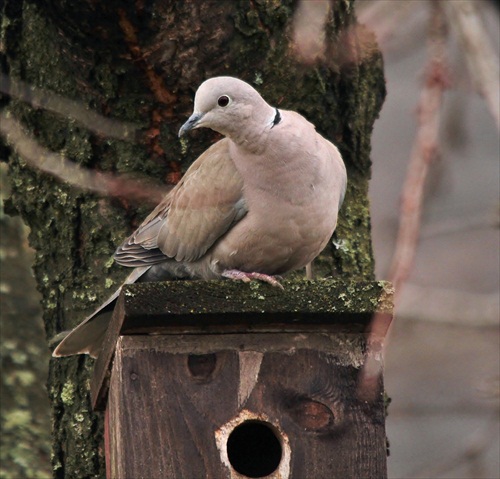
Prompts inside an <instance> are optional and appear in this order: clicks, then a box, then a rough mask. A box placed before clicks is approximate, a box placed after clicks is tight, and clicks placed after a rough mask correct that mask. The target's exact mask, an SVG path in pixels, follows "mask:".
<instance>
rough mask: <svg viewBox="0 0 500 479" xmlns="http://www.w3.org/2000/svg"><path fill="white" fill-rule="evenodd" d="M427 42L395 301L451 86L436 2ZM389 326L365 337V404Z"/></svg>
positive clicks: (394, 268) (387, 321)
mask: <svg viewBox="0 0 500 479" xmlns="http://www.w3.org/2000/svg"><path fill="white" fill-rule="evenodd" d="M432 6H433V9H434V12H433V14H432V15H431V20H430V21H431V25H430V31H429V37H428V51H429V60H428V65H427V67H426V71H425V77H424V84H423V88H422V92H421V95H420V100H419V103H418V130H417V135H416V138H415V143H414V146H413V150H412V153H411V155H410V163H409V166H408V173H407V176H406V180H405V183H404V185H403V190H402V199H401V215H400V224H399V231H398V236H397V240H396V249H395V252H394V256H393V260H392V265H391V269H390V273H389V280H390V281H392V283H393V285H394V288H395V292H396V294H395V299H397V298H398V296H399V295H400V294H401V288H402V285H403V283H404V281H405V280H406V279H407V278H408V276H409V274H410V271H411V268H412V266H413V261H414V258H415V253H416V248H417V243H418V239H419V235H420V223H421V216H422V204H423V196H424V185H425V180H426V178H427V173H428V169H429V164H430V163H431V161H432V160H433V159H434V158H435V157H436V154H437V151H438V146H439V144H438V135H439V123H440V119H441V107H442V101H443V92H444V90H445V89H446V88H448V86H449V83H450V82H449V75H448V69H447V66H446V64H445V60H444V57H445V39H446V29H445V25H444V16H443V13H442V10H441V6H440V3H439V2H434V3H433V4H432ZM390 325H391V318H390V317H389V316H388V315H387V314H382V313H376V314H375V315H374V317H373V319H372V323H371V330H370V334H369V337H368V344H367V347H368V348H367V357H366V361H365V365H364V366H363V370H362V371H361V374H360V377H359V382H358V394H359V396H360V397H361V398H363V399H364V400H373V399H375V395H376V394H377V391H378V388H377V384H378V378H379V376H380V374H381V372H382V369H383V357H384V348H385V339H386V335H387V333H388V331H389V328H390Z"/></svg>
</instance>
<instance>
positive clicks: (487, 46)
mask: <svg viewBox="0 0 500 479" xmlns="http://www.w3.org/2000/svg"><path fill="white" fill-rule="evenodd" d="M443 4H444V5H445V13H446V14H447V16H448V17H449V20H448V23H449V24H450V25H453V26H454V27H456V28H455V29H456V32H457V35H458V38H459V40H460V43H461V44H462V47H463V51H464V55H465V60H466V62H467V67H468V70H469V75H470V76H471V78H472V81H473V82H474V83H475V86H476V88H477V90H478V91H479V93H480V94H481V95H482V96H483V97H484V99H485V100H486V103H487V105H488V109H489V110H490V113H491V115H492V116H493V118H494V120H495V123H496V125H497V128H498V130H500V85H499V75H500V73H499V72H500V67H499V61H498V56H497V55H496V54H495V51H494V50H493V47H492V45H491V41H490V39H489V38H488V35H487V33H486V28H485V25H484V22H483V21H482V19H481V16H480V15H479V12H478V7H477V5H476V4H475V2H472V1H470V0H462V1H460V2H443Z"/></svg>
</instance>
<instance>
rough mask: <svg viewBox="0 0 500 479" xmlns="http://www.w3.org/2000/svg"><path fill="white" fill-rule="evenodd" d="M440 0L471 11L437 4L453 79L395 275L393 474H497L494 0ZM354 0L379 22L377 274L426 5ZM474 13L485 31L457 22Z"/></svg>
mask: <svg viewBox="0 0 500 479" xmlns="http://www.w3.org/2000/svg"><path fill="white" fill-rule="evenodd" d="M443 3H445V4H455V5H457V4H462V5H461V6H462V7H465V12H463V15H465V16H466V17H467V18H466V20H468V21H469V23H468V24H467V23H466V24H465V27H464V26H463V23H460V22H459V21H457V18H456V16H455V15H456V14H455V12H450V11H449V10H446V9H445V10H444V15H445V21H446V22H447V25H446V27H445V36H446V37H445V41H446V44H445V48H444V52H443V58H441V60H442V62H443V63H445V64H447V67H448V69H449V81H450V84H451V85H450V88H449V89H446V90H445V91H444V92H443V97H442V101H443V103H442V108H441V114H440V119H439V125H438V126H439V131H438V134H439V136H438V148H439V154H438V155H436V157H435V158H434V160H433V162H432V163H431V164H430V165H429V169H428V172H427V175H428V176H427V180H426V182H425V185H424V189H423V192H422V196H423V198H422V217H421V220H422V221H421V224H420V228H419V230H420V231H419V241H418V246H417V249H416V254H415V258H414V262H413V263H412V267H411V270H410V274H409V276H408V278H407V279H406V280H405V281H403V282H401V283H400V285H399V293H398V297H397V308H396V314H397V316H396V320H395V322H394V325H393V330H392V331H391V333H390V336H389V342H388V347H387V353H386V367H385V382H386V388H387V392H388V394H389V395H390V396H391V398H392V403H391V406H390V408H389V417H388V419H387V435H388V438H389V441H390V452H391V455H390V457H389V461H388V465H389V477H392V478H470V479H475V478H498V477H500V462H499V456H500V442H499V431H500V427H499V378H500V343H499V296H500V295H499V279H500V266H499V265H500V257H499V244H500V243H499V207H500V203H499V198H500V196H499V193H500V192H499V183H500V172H499V165H500V161H499V160H500V140H499V130H498V123H497V121H498V116H499V110H500V105H499V103H498V91H499V84H498V58H499V45H500V43H499V42H500V38H499V32H500V24H499V10H498V7H497V5H496V4H495V3H494V2H482V1H474V2H471V3H469V5H467V2H459V1H458V2H457V1H449V2H443ZM459 6H460V5H459ZM357 7H358V10H357V11H358V20H359V22H360V23H365V24H368V26H369V27H370V28H371V29H373V30H374V31H375V32H376V33H377V36H378V40H379V42H380V46H381V48H382V51H383V52H384V60H385V75H386V81H387V98H386V101H385V104H384V106H383V108H382V113H381V116H380V119H379V120H378V121H377V122H375V130H374V135H373V152H372V160H373V179H372V181H371V185H370V200H371V206H372V209H371V211H372V227H373V243H374V248H375V259H376V272H377V277H378V278H384V279H386V278H390V277H391V264H393V256H394V252H395V248H396V242H397V238H398V229H399V220H400V214H401V211H400V207H401V201H400V199H401V196H402V191H403V188H408V187H409V186H411V182H409V183H408V182H407V181H406V178H407V177H408V176H407V175H408V167H409V163H410V158H411V157H412V151H415V145H416V142H418V141H419V140H418V128H419V122H418V120H419V115H418V112H419V111H420V110H419V109H421V108H422V105H421V104H420V103H419V102H421V99H422V89H423V86H424V83H425V70H426V68H427V65H428V63H429V45H428V42H429V41H430V39H429V35H430V33H429V28H430V25H431V24H432V21H433V15H435V14H436V12H435V10H433V6H432V5H431V2H426V1H409V2H406V1H398V2H394V1H384V0H376V1H374V2H373V1H366V2H358V4H357ZM445 7H446V5H445ZM460 13H461V14H462V12H460ZM476 25H477V26H479V27H480V28H481V31H477V30H472V31H468V30H467V28H471V29H474V27H475V26H476ZM464 28H465V29H466V31H465V32H464V31H463V29H464ZM463 35H469V36H472V39H471V40H469V41H470V42H472V43H474V42H475V43H474V44H476V43H477V42H478V40H477V39H476V37H477V36H479V37H480V40H481V41H483V42H486V44H487V45H488V46H489V47H490V48H491V51H486V52H483V51H482V50H478V51H471V52H469V53H466V52H465V51H464V39H463V38H462V36H463ZM465 41H467V39H466V40H465ZM479 44H480V45H482V43H479ZM431 48H432V47H431ZM469 48H470V44H469ZM489 54H491V57H490V56H488V55H489ZM468 55H475V56H481V58H480V59H476V61H479V60H484V61H487V62H488V68H490V69H491V73H490V74H491V76H492V78H493V80H494V84H493V88H494V89H496V92H497V93H496V94H497V97H496V100H494V102H493V104H492V105H490V106H489V105H488V101H487V100H486V99H485V98H484V96H483V95H481V94H479V87H478V83H477V80H476V79H475V78H473V77H472V76H471V74H470V68H475V70H476V72H477V71H478V70H479V68H480V67H478V66H477V65H476V64H474V63H473V65H474V66H472V67H471V66H470V63H471V60H472V59H470V58H468ZM472 62H473V60H472ZM492 109H493V110H495V109H496V118H497V120H495V116H494V115H495V111H493V112H492Z"/></svg>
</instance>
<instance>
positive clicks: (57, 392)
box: [1, 0, 385, 479]
mask: <svg viewBox="0 0 500 479" xmlns="http://www.w3.org/2000/svg"><path fill="white" fill-rule="evenodd" d="M353 3H354V2H353V1H352V0H338V1H335V2H333V1H332V2H331V7H330V10H329V13H328V15H327V17H326V27H325V32H326V47H325V51H324V54H323V55H322V57H321V58H319V59H318V60H316V61H315V62H314V63H313V64H310V65H305V64H304V63H301V62H300V61H299V60H298V57H297V56H296V55H295V54H294V49H293V48H292V33H293V30H292V29H293V22H292V18H293V13H294V11H295V10H296V8H297V5H296V4H297V2H296V1H291V0H288V1H287V0H285V1H282V2H276V1H274V0H239V1H234V0H206V1H199V0H186V1H184V2H176V1H171V0H139V1H136V2H130V1H128V2H118V1H109V2H95V1H92V0H81V1H73V0H45V1H43V2H40V1H37V2H34V1H29V0H5V1H4V4H3V7H2V8H3V12H2V13H3V15H4V18H5V20H4V21H3V22H2V31H1V35H2V42H3V44H4V45H5V52H6V54H5V56H4V57H3V59H2V72H3V73H4V74H6V75H8V76H9V77H10V78H11V80H21V81H24V82H26V83H28V84H30V85H33V86H34V87H38V88H40V89H43V91H44V92H45V93H44V95H45V97H46V98H53V95H54V94H56V95H59V97H65V98H66V99H71V100H74V101H76V102H77V104H78V108H79V109H84V110H85V109H90V110H93V111H95V112H98V113H99V114H101V115H104V116H105V117H107V118H112V119H115V120H117V121H118V122H128V123H133V124H135V125H138V128H139V129H138V131H139V133H138V134H136V135H135V136H134V137H133V138H131V139H123V138H121V139H120V138H115V137H106V135H103V134H102V132H101V133H99V132H98V133H96V131H92V129H91V128H88V126H89V125H87V126H85V125H83V124H82V123H81V122H79V121H78V120H75V119H74V118H75V117H77V116H78V115H76V114H75V111H74V110H73V109H72V108H67V109H66V114H63V115H61V114H58V113H54V112H52V111H50V110H49V109H44V108H37V107H35V106H33V105H32V104H30V102H29V101H28V102H22V101H21V100H19V99H16V98H15V97H14V96H12V97H10V99H9V98H8V99H7V100H4V101H3V106H4V107H5V108H6V110H7V111H8V112H9V114H10V115H11V116H12V117H14V118H16V119H17V120H19V121H21V122H22V124H23V125H24V127H25V128H26V131H27V132H29V133H30V134H31V135H32V136H33V137H34V138H35V139H36V141H37V143H38V144H39V145H42V146H43V147H45V148H47V149H49V150H50V151H53V152H59V153H62V154H63V155H64V156H65V157H66V158H68V159H69V160H71V161H72V162H75V163H77V164H79V165H81V166H84V167H85V168H92V169H95V170H98V171H109V172H119V173H130V174H132V173H136V174H140V175H144V176H148V177H152V178H155V179H156V180H157V181H159V182H163V183H168V182H170V183H175V182H176V181H177V180H178V178H179V177H180V175H181V173H182V171H183V170H185V168H186V167H187V166H188V165H189V163H190V162H191V161H193V160H194V159H195V158H196V157H197V156H198V155H199V154H200V153H201V152H202V151H203V150H204V149H206V148H207V145H208V144H209V143H210V142H211V141H214V138H215V136H214V134H213V133H211V132H208V131H203V132H202V131H200V132H196V133H195V134H194V135H193V136H191V138H190V139H189V140H187V142H186V143H184V144H182V143H181V142H179V140H178V139H177V131H178V129H179V126H180V125H181V124H182V123H183V121H184V120H185V119H186V118H187V117H188V115H189V114H190V112H191V110H192V99H193V92H194V91H195V89H196V88H197V86H198V85H199V84H200V83H201V82H202V81H203V80H205V79H206V78H209V77H212V76H217V75H231V76H235V77H239V78H241V79H243V80H245V81H247V82H249V83H250V84H253V85H255V87H256V88H257V89H258V90H259V91H260V92H261V93H262V95H263V97H264V98H265V99H266V100H267V101H268V102H269V103H270V104H271V105H277V106H278V105H279V106H280V107H282V108H284V109H290V110H296V111H298V112H300V113H301V114H303V115H304V116H305V117H306V118H308V119H309V120H310V121H311V122H313V123H314V124H315V125H316V127H317V129H318V131H319V132H320V133H321V134H323V135H324V136H326V137H327V138H329V139H331V140H332V141H333V142H334V143H335V144H336V145H337V146H338V147H339V149H340V151H341V153H342V155H343V157H344V160H345V162H346V165H347V168H348V175H349V184H348V192H347V196H346V201H345V203H344V207H343V208H342V211H341V215H340V223H339V226H338V228H337V231H336V233H335V237H334V239H333V240H334V241H333V243H332V245H331V246H330V247H329V248H327V249H326V250H325V252H324V253H323V254H322V255H321V257H320V259H319V261H317V265H316V269H317V271H316V272H317V274H319V275H322V276H327V275H333V276H337V277H339V276H340V277H345V278H349V279H355V280H356V279H358V280H371V279H373V274H374V273H373V257H372V250H371V242H370V217H369V210H368V198H367V191H368V179H369V176H370V171H369V168H370V159H369V154H370V134H371V130H372V126H373V122H374V120H375V118H376V117H377V115H378V112H379V110H380V107H381V103H382V101H383V97H384V94H385V90H384V80H383V73H382V61H381V57H380V54H379V52H378V50H377V49H376V47H374V46H373V39H371V37H370V35H369V34H367V33H366V32H363V31H362V30H361V29H360V27H359V26H358V25H356V19H355V15H354V5H353ZM59 97H54V98H56V99H55V101H57V98H59ZM60 103H61V104H62V105H63V107H64V105H66V103H64V102H60ZM90 126H92V125H90ZM131 140H133V141H131ZM3 151H7V153H6V156H8V161H9V175H10V178H11V182H12V195H11V198H10V200H9V201H8V203H7V205H6V209H7V210H8V211H9V212H10V213H11V214H13V213H18V214H20V215H21V216H22V218H23V220H24V221H25V222H26V223H27V224H28V225H29V227H30V228H31V233H30V237H29V239H30V243H31V245H32V246H33V248H34V249H35V250H36V259H35V265H34V269H35V276H36V279H37V282H38V288H39V290H40V291H41V293H42V296H43V299H42V303H43V308H44V321H45V327H46V333H47V337H48V338H49V340H50V339H51V338H53V337H54V336H55V335H56V334H57V333H59V332H60V331H62V330H65V329H69V328H71V327H73V326H75V325H76V324H77V323H78V322H79V321H80V320H81V319H82V318H83V317H84V316H85V315H86V314H87V313H89V312H90V311H91V310H92V309H93V308H94V307H95V306H96V304H98V302H99V301H100V300H101V299H104V298H105V297H106V296H108V295H109V294H110V292H111V291H112V290H113V288H115V287H116V285H117V284H118V282H119V281H120V280H121V279H123V277H124V276H125V275H126V274H127V273H128V271H124V268H121V267H119V266H117V265H114V264H113V262H112V261H111V255H112V253H113V251H114V249H115V247H116V246H117V244H119V243H120V241H121V240H122V239H123V238H124V237H126V236H127V235H128V234H129V233H130V231H131V230H132V229H133V228H134V227H135V226H137V225H138V223H139V222H140V221H141V220H142V219H143V218H144V217H145V215H146V214H147V212H148V211H149V210H150V209H151V204H141V205H139V204H137V203H133V202H131V201H130V199H129V198H127V197H120V196H119V195H118V197H117V198H115V199H110V198H108V197H101V196H97V195H95V194H89V193H85V192H83V191H81V190H78V189H77V188H75V187H71V186H68V185H67V184H65V183H61V182H59V181H58V180H56V179H54V178H53V177H51V176H49V175H47V174H44V173H40V172H39V171H37V170H36V169H33V168H31V167H29V166H27V164H26V162H25V161H24V160H23V158H21V157H20V155H18V154H17V153H15V151H14V150H13V149H9V150H5V149H4V150H3ZM333 244H336V245H337V246H338V247H334V246H333ZM92 367H93V361H92V360H91V359H89V358H87V357H83V356H80V357H72V358H65V359H56V360H52V362H51V366H50V373H49V380H48V389H49V395H50V399H51V401H52V407H53V419H54V445H53V467H54V477H60V478H63V477H66V478H69V477H78V478H82V479H83V478H87V477H88V478H90V477H103V476H104V457H103V450H102V418H101V416H100V415H98V414H95V413H93V412H92V410H91V407H90V402H89V388H88V380H89V373H90V371H91V370H92Z"/></svg>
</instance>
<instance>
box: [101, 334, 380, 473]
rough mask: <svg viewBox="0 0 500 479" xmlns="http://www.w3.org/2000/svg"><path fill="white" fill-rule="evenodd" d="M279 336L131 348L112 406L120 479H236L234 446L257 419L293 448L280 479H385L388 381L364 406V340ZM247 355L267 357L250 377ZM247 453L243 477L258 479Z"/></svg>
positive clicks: (123, 350)
mask: <svg viewBox="0 0 500 479" xmlns="http://www.w3.org/2000/svg"><path fill="white" fill-rule="evenodd" d="M269 336H270V335H268V334H254V335H245V334H234V335H228V336H227V337H226V336H225V335H222V336H221V337H215V336H210V337H208V338H207V337H206V336H198V335H194V336H192V335H189V336H186V337H183V338H181V339H182V340H181V341H180V342H179V343H177V344H176V338H175V337H174V336H172V337H166V338H165V337H162V338H159V337H152V336H129V337H121V338H120V339H119V340H118V343H117V349H116V356H115V361H114V364H113V373H112V380H111V388H110V395H109V402H108V408H109V417H110V424H111V425H112V426H110V427H111V430H110V447H111V450H112V454H111V456H112V459H111V463H112V464H111V477H113V478H116V479H123V478H137V479H139V478H151V479H154V478H162V479H168V478H178V477H214V478H221V479H223V478H230V477H237V475H235V474H234V470H233V469H232V467H228V466H229V465H230V464H232V462H231V458H229V459H228V450H227V444H226V442H227V439H228V437H234V436H232V433H233V430H234V429H235V427H236V426H238V424H244V426H245V427H246V426H248V425H249V424H250V425H251V424H255V421H256V420H257V419H258V420H259V421H260V422H263V423H264V424H267V425H269V426H270V428H271V429H272V431H273V434H275V435H276V436H277V437H278V439H279V442H280V443H281V447H283V448H285V447H286V448H288V449H287V450H288V455H286V454H283V457H282V458H281V461H285V462H286V461H288V462H287V464H284V466H286V467H284V468H283V469H282V474H281V476H280V477H282V478H285V477H289V478H297V479H302V478H306V477H311V478H312V477H314V478H315V479H322V478H325V479H327V478H328V479H335V478H342V479H344V478H346V477H363V478H366V479H370V478H373V479H378V478H383V477H385V474H386V473H385V469H386V447H385V431H384V404H383V397H382V391H383V389H382V382H381V380H380V381H379V384H378V392H377V394H376V395H375V400H374V401H372V402H369V403H367V402H365V401H361V400H359V399H358V397H357V377H358V373H359V368H360V366H361V364H360V363H359V360H360V359H361V361H362V358H363V345H364V338H363V337H362V335H359V336H360V337H359V338H355V337H353V336H356V335H351V338H350V339H351V342H350V343H345V342H344V341H345V339H346V338H336V335H332V336H331V338H330V340H328V341H327V340H325V338H324V336H325V335H324V334H322V335H317V334H316V333H304V334H300V335H294V334H283V335H279V334H273V335H272V339H271V340H270V339H269ZM177 339H179V338H177ZM213 340H216V341H215V344H214V343H213V342H212V341H213ZM193 345H196V348H194V351H195V353H196V354H191V353H190V351H189V348H190V347H191V346H193ZM347 350H350V351H351V352H350V353H348V352H346V351H347ZM247 352H257V353H259V354H261V358H260V360H259V361H257V362H256V361H251V362H252V366H251V367H245V366H244V367H242V363H244V362H245V361H247V359H248V357H247V359H244V360H243V359H242V357H243V356H242V355H245V354H246V353H247ZM245 364H247V363H245ZM242 390H243V391H244V394H242ZM252 418H253V419H252ZM248 419H250V420H248ZM239 430H241V429H239ZM238 450H239V449H238ZM247 453H248V454H251V451H250V452H248V451H245V450H244V448H243V452H241V454H242V457H239V463H238V464H239V467H243V468H244V467H251V468H252V467H253V468H255V467H257V472H258V468H259V467H260V466H261V465H260V463H259V460H260V459H259V458H257V459H255V458H253V459H252V458H250V459H252V460H251V461H250V462H248V461H247V462H245V454H247ZM264 456H265V454H264ZM262 459H263V461H264V462H263V464H262V467H265V466H266V461H267V459H268V458H266V457H264V458H262ZM278 459H279V458H278ZM232 460H235V457H234V454H233V457H232ZM228 461H229V462H228ZM283 471H284V472H283ZM240 472H241V471H240ZM253 472H255V470H253ZM253 477H257V476H253Z"/></svg>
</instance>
